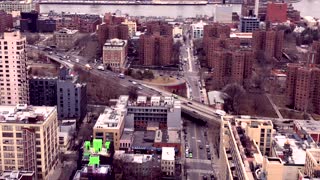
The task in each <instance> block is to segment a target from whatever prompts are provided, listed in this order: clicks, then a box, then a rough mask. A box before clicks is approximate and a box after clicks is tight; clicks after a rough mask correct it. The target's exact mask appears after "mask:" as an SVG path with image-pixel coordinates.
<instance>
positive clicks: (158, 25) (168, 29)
mask: <svg viewBox="0 0 320 180" xmlns="http://www.w3.org/2000/svg"><path fill="white" fill-rule="evenodd" d="M146 27H147V32H148V33H149V34H153V35H161V36H171V37H172V34H173V27H172V25H170V24H168V23H165V22H162V21H151V22H147V23H146Z"/></svg>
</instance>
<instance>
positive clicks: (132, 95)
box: [128, 86, 138, 99]
mask: <svg viewBox="0 0 320 180" xmlns="http://www.w3.org/2000/svg"><path fill="white" fill-rule="evenodd" d="M128 95H129V98H130V99H137V97H138V88H137V87H136V86H130V87H129V90H128Z"/></svg>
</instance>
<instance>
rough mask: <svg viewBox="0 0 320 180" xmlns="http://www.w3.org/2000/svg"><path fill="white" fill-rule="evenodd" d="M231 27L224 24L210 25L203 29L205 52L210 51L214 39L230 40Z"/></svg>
mask: <svg viewBox="0 0 320 180" xmlns="http://www.w3.org/2000/svg"><path fill="white" fill-rule="evenodd" d="M230 32H231V30H230V27H229V26H226V25H222V24H218V23H216V24H209V25H205V26H204V27H203V47H204V50H205V52H207V50H208V48H209V47H208V46H209V45H210V44H211V42H212V41H213V39H212V38H229V37H230Z"/></svg>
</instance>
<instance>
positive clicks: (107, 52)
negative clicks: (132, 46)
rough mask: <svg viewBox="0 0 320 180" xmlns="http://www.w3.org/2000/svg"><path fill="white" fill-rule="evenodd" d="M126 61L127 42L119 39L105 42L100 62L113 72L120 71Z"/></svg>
mask: <svg viewBox="0 0 320 180" xmlns="http://www.w3.org/2000/svg"><path fill="white" fill-rule="evenodd" d="M126 59H127V41H126V40H121V39H110V40H107V41H106V43H105V44H104V45H103V53H102V61H103V64H105V65H106V66H109V67H110V68H111V69H112V70H114V71H118V72H120V71H122V70H123V69H124V67H125V63H126Z"/></svg>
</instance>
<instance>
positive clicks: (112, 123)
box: [93, 96, 129, 150]
mask: <svg viewBox="0 0 320 180" xmlns="http://www.w3.org/2000/svg"><path fill="white" fill-rule="evenodd" d="M128 100H129V96H120V97H119V99H118V101H117V104H116V105H115V107H114V108H106V109H105V110H104V112H103V113H102V114H100V116H99V118H98V120H97V122H96V124H95V125H94V127H93V137H94V138H95V139H102V141H103V142H106V141H109V142H112V144H113V146H114V149H115V150H119V148H120V137H121V135H122V132H123V129H124V121H125V117H126V115H127V109H126V107H127V104H128Z"/></svg>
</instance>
